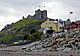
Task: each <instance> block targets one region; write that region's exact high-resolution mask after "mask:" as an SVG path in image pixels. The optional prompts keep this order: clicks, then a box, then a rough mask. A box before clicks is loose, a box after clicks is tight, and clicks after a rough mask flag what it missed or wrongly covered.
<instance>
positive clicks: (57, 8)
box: [0, 0, 80, 28]
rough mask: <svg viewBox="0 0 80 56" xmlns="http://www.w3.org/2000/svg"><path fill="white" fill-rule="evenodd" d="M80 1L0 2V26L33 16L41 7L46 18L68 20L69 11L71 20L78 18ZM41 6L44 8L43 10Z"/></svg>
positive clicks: (13, 0) (1, 0)
mask: <svg viewBox="0 0 80 56" xmlns="http://www.w3.org/2000/svg"><path fill="white" fill-rule="evenodd" d="M79 2H80V0H74V1H73V0H0V26H1V28H3V26H4V25H6V24H10V23H12V22H16V21H18V20H20V19H21V17H22V16H25V17H27V15H28V14H31V15H33V14H34V11H35V10H36V9H38V6H39V5H41V6H42V7H41V9H47V10H48V17H50V18H61V19H63V20H65V19H67V18H69V10H71V11H73V15H72V16H71V20H75V17H76V18H77V19H79V18H80V17H79V16H80V3H79ZM43 6H46V7H45V8H43Z"/></svg>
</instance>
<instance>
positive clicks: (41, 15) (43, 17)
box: [35, 9, 47, 20]
mask: <svg viewBox="0 0 80 56" xmlns="http://www.w3.org/2000/svg"><path fill="white" fill-rule="evenodd" d="M35 19H39V20H46V19H47V10H43V11H41V10H40V9H38V10H36V11H35Z"/></svg>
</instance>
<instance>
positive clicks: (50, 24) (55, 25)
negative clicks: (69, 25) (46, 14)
mask: <svg viewBox="0 0 80 56" xmlns="http://www.w3.org/2000/svg"><path fill="white" fill-rule="evenodd" d="M62 27H63V26H62V24H60V23H59V22H58V21H55V20H53V19H47V20H46V21H45V22H43V23H42V24H41V28H43V29H46V28H50V29H52V30H53V31H54V32H60V31H62Z"/></svg>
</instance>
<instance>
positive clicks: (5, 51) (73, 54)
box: [0, 46, 80, 56]
mask: <svg viewBox="0 0 80 56" xmlns="http://www.w3.org/2000/svg"><path fill="white" fill-rule="evenodd" d="M22 47H23V46H13V47H6V48H0V56H80V50H75V51H69V52H60V51H59V52H25V51H22V50H21V48H22Z"/></svg>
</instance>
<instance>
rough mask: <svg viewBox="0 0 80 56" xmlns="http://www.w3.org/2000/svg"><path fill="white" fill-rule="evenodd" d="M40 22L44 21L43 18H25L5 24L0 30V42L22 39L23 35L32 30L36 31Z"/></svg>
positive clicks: (28, 33)
mask: <svg viewBox="0 0 80 56" xmlns="http://www.w3.org/2000/svg"><path fill="white" fill-rule="evenodd" d="M42 22H44V20H35V19H28V18H25V19H21V20H20V21H18V22H16V23H12V24H11V25H7V26H6V27H5V28H3V29H2V31H1V32H0V43H12V42H15V41H19V40H24V37H25V36H27V35H31V34H30V32H31V31H32V30H35V32H37V30H38V29H40V25H41V23H42ZM35 32H34V35H35ZM29 37H30V36H29ZM26 39H27V38H26Z"/></svg>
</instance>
